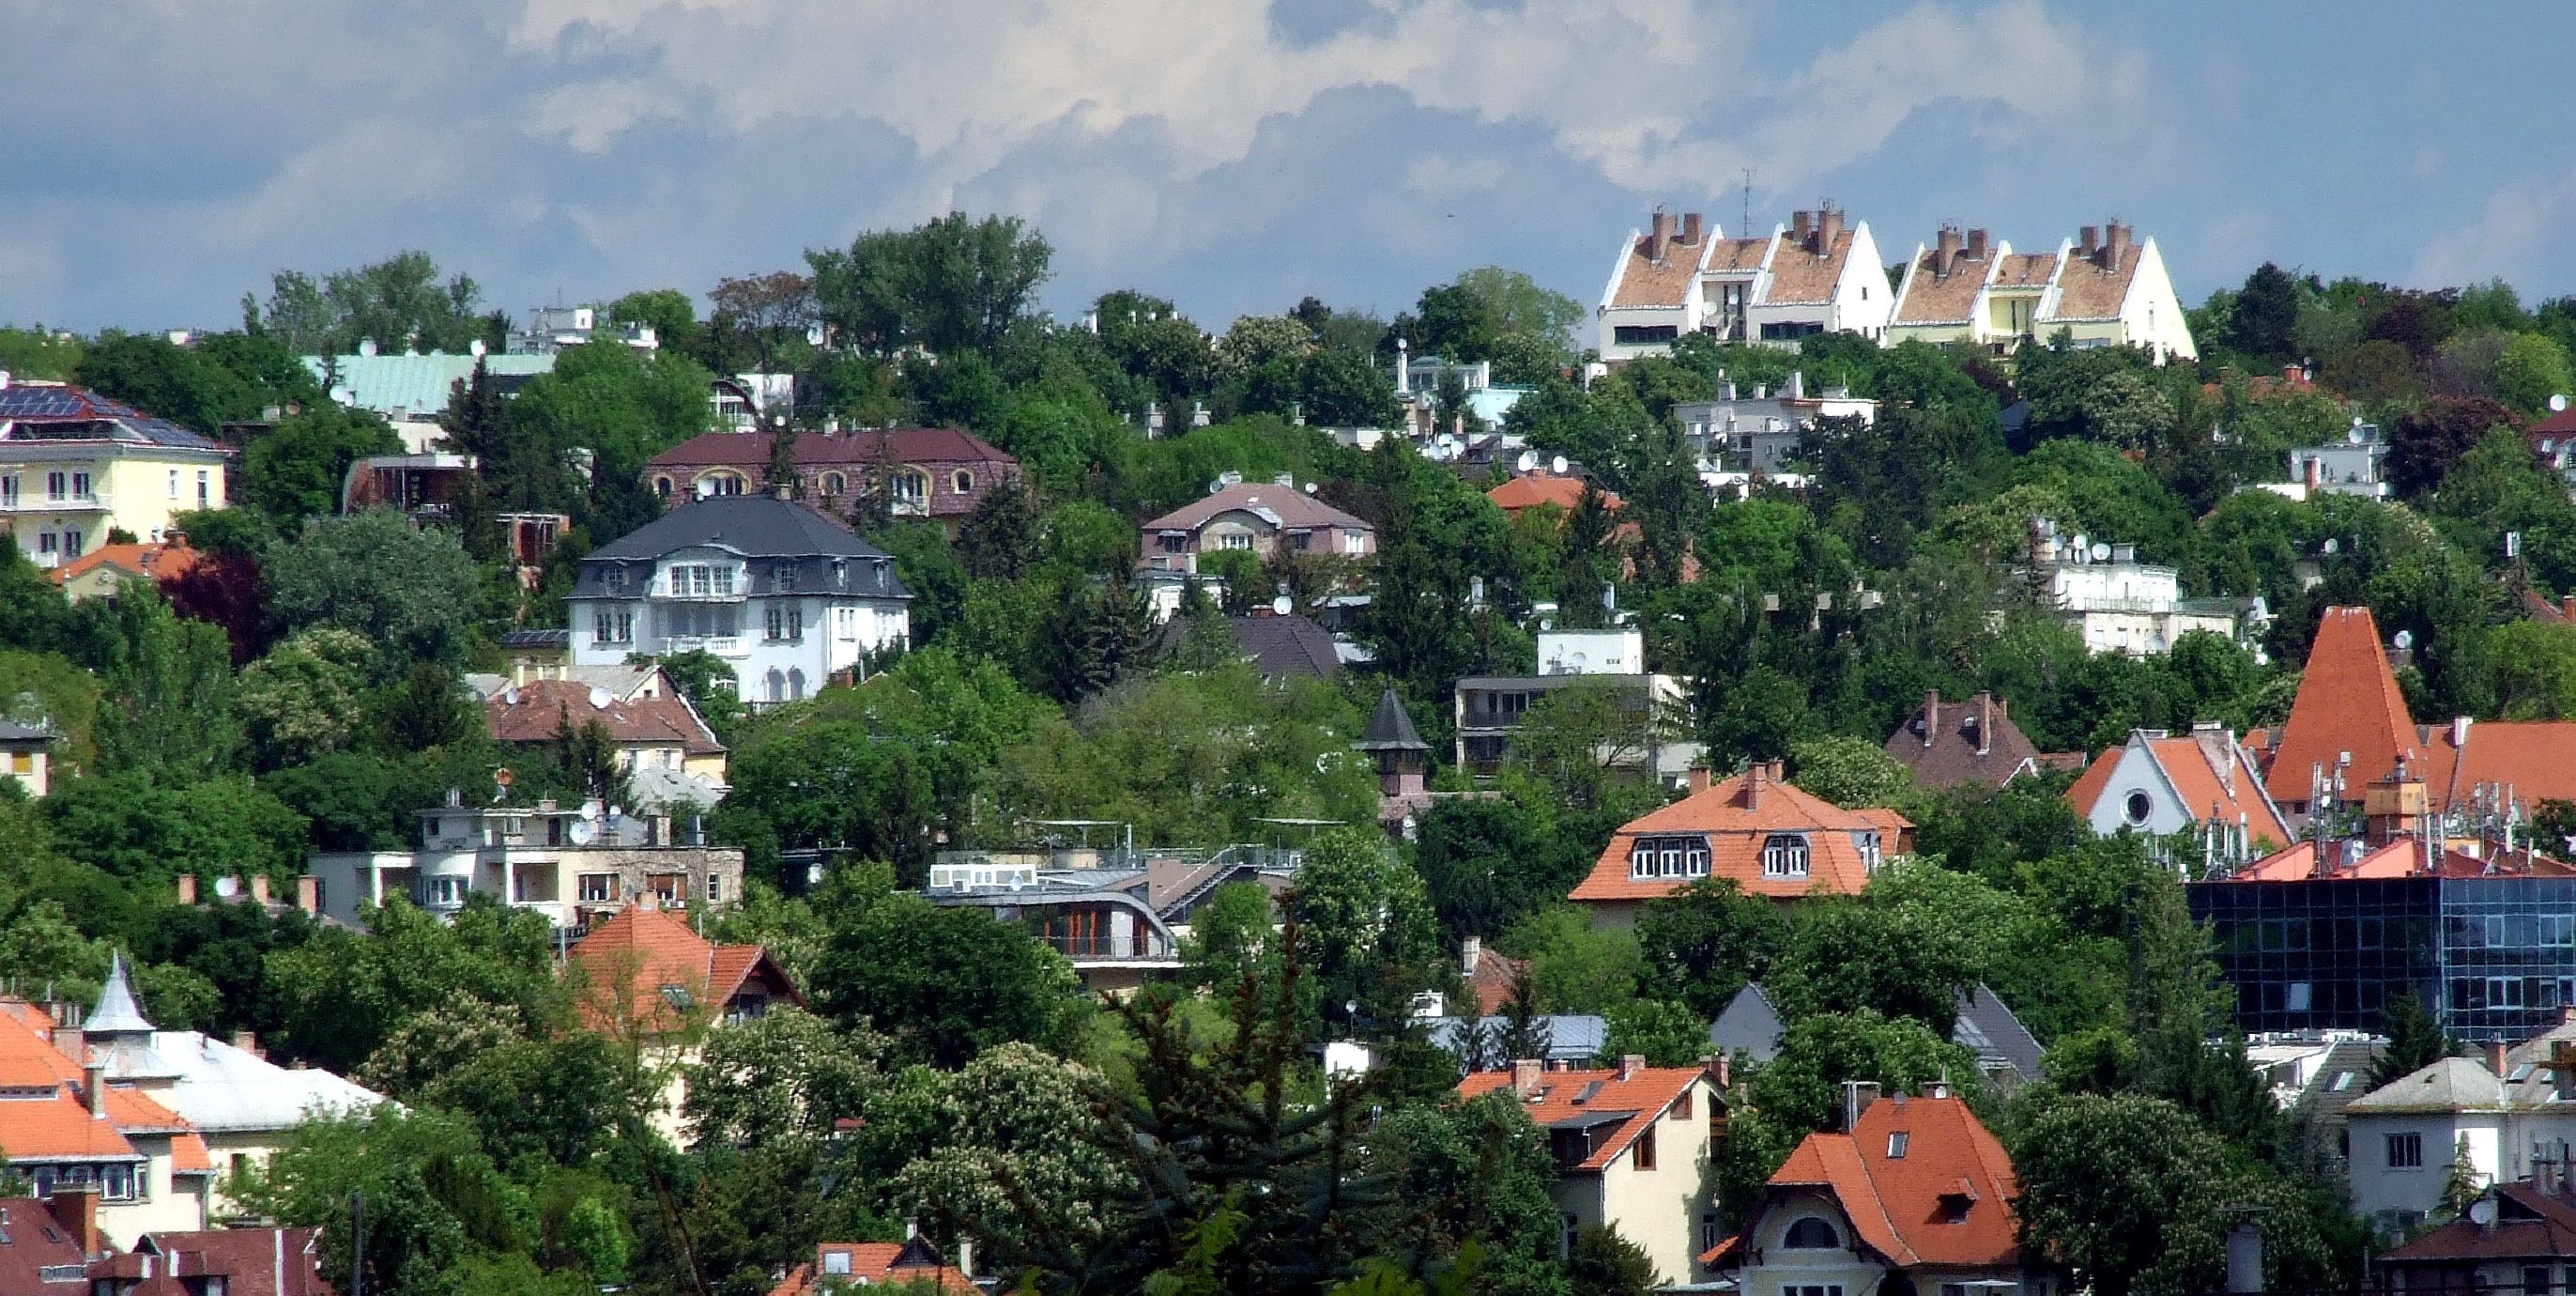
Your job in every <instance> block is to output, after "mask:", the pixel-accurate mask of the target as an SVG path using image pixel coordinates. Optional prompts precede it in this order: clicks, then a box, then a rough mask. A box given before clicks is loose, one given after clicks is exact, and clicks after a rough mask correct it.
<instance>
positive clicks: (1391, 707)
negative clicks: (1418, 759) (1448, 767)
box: [1359, 689, 1431, 752]
mask: <svg viewBox="0 0 2576 1296" xmlns="http://www.w3.org/2000/svg"><path fill="white" fill-rule="evenodd" d="M1359 749H1360V750H1361V751H1424V752H1427V751H1429V750H1431V744H1429V743H1427V742H1424V741H1422V735H1421V734H1420V733H1417V732H1415V731H1414V728H1413V717H1411V716H1409V715H1406V714H1405V713H1404V703H1402V702H1400V701H1398V700H1396V696H1395V690H1394V689H1387V690H1385V691H1383V692H1381V693H1379V694H1378V695H1377V711H1376V713H1375V714H1373V715H1371V716H1370V717H1369V722H1368V728H1366V729H1363V730H1361V731H1360V741H1359Z"/></svg>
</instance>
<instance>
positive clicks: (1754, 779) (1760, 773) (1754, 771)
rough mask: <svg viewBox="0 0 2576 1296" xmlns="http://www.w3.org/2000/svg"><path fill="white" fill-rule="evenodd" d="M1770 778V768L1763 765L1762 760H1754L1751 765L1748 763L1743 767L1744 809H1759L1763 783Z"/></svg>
mask: <svg viewBox="0 0 2576 1296" xmlns="http://www.w3.org/2000/svg"><path fill="white" fill-rule="evenodd" d="M1770 780H1771V770H1770V768H1769V767H1768V766H1765V765H1764V764H1763V763H1762V762H1760V761H1755V762H1754V763H1752V764H1751V765H1748V766H1746V767H1745V769H1744V808H1745V809H1747V810H1759V809H1761V808H1762V792H1763V784H1765V783H1768V782H1769V781H1770Z"/></svg>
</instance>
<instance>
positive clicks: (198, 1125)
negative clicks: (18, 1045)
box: [10, 955, 385, 1228]
mask: <svg viewBox="0 0 2576 1296" xmlns="http://www.w3.org/2000/svg"><path fill="white" fill-rule="evenodd" d="M80 1043H81V1044H82V1045H84V1046H85V1047H86V1048H87V1050H88V1054H89V1059H90V1061H91V1063H92V1064H94V1065H98V1066H103V1067H104V1068H105V1072H106V1076H107V1083H108V1086H109V1090H110V1093H111V1094H113V1093H115V1092H117V1091H118V1090H120V1089H124V1090H130V1091H131V1092H132V1093H134V1094H136V1095H138V1096H140V1097H141V1098H143V1099H146V1100H149V1101H150V1102H151V1103H152V1104H153V1105H154V1106H155V1107H157V1108H159V1109H162V1110H166V1111H169V1112H172V1113H175V1114H176V1115H177V1116H178V1118H179V1119H180V1120H181V1121H183V1122H185V1124H186V1126H187V1128H188V1129H189V1130H190V1131H191V1134H190V1135H189V1136H188V1137H192V1138H194V1139H195V1140H196V1144H195V1146H194V1147H193V1148H183V1150H184V1151H186V1152H187V1155H186V1156H185V1157H183V1158H182V1159H181V1160H182V1161H183V1162H186V1163H190V1164H193V1162H194V1159H195V1158H196V1157H199V1156H202V1157H204V1158H205V1160H206V1163H207V1164H208V1165H209V1166H210V1167H211V1170H212V1173H213V1175H214V1176H215V1177H216V1178H215V1181H214V1182H212V1183H210V1184H209V1185H207V1187H206V1189H205V1191H206V1194H207V1197H206V1200H207V1202H208V1203H209V1206H210V1208H211V1209H213V1210H214V1211H215V1212H216V1213H218V1214H225V1213H231V1212H232V1208H233V1206H234V1203H232V1202H231V1201H230V1200H229V1199H227V1198H226V1197H225V1196H224V1195H223V1192H224V1189H223V1181H224V1178H225V1177H238V1176H241V1175H244V1174H248V1173H250V1172H252V1171H255V1170H258V1169H261V1168H263V1167H265V1166H266V1165H267V1164H268V1161H269V1158H271V1157H273V1156H275V1155H276V1154H277V1152H278V1150H279V1149H280V1148H282V1147H284V1146H285V1145H286V1143H287V1142H288V1141H289V1140H290V1139H292V1138H293V1137H294V1136H295V1131H296V1130H297V1129H299V1128H301V1127H302V1126H303V1125H304V1124H305V1123H306V1122H308V1121H312V1120H316V1119H322V1118H328V1117H332V1116H347V1115H357V1114H363V1113H365V1112H366V1111H368V1110H370V1109H372V1108H374V1107H375V1106H376V1105H377V1104H379V1103H382V1102H384V1101H385V1098H384V1096H383V1095H381V1094H378V1093H376V1092H374V1091H372V1090H370V1089H367V1088H365V1087H364V1086H361V1085H358V1084H354V1083H352V1082H350V1081H348V1080H344V1079H342V1078H341V1077H339V1076H336V1075H333V1074H332V1073H330V1072H328V1071H323V1070H320V1069H317V1068H313V1067H282V1066H279V1065H277V1064H276V1063H273V1062H271V1061H269V1060H268V1058H267V1056H266V1055H265V1054H264V1053H262V1052H261V1051H260V1048H259V1043H258V1041H257V1040H255V1039H253V1038H252V1037H251V1036H250V1035H249V1034H247V1033H244V1034H240V1035H236V1036H234V1037H233V1038H232V1039H230V1040H219V1039H216V1038H214V1037H213V1036H211V1035H207V1034H205V1033H203V1032H201V1031H181V1030H161V1029H159V1028H157V1027H155V1026H154V1025H153V1024H152V1022H151V1021H150V1020H149V1019H148V1018H146V1017H145V1016H144V1015H143V1011H142V1009H141V1007H140V1006H139V1005H137V1003H136V1002H135V998H134V990H133V987H132V986H131V985H130V984H129V983H128V981H127V978H126V964H125V960H124V958H123V957H122V956H121V955H120V956H118V957H116V958H115V959H114V960H113V962H112V964H111V966H110V969H109V972H108V978H107V987H106V988H105V989H104V990H102V991H100V992H99V997H98V1004H97V1006H96V1007H94V1008H92V1009H91V1010H90V1012H89V1015H88V1016H87V1017H85V1018H83V1019H82V1021H81V1026H80ZM10 1156H11V1160H12V1161H13V1162H14V1161H15V1160H16V1159H17V1153H16V1152H14V1151H12V1152H11V1154H10ZM179 1164H180V1163H179V1162H174V1167H175V1166H177V1165H179ZM152 1227H154V1228H189V1227H203V1221H202V1220H200V1221H198V1222H197V1223H196V1224H193V1225H190V1224H184V1223H175V1222H173V1223H156V1224H154V1225H152Z"/></svg>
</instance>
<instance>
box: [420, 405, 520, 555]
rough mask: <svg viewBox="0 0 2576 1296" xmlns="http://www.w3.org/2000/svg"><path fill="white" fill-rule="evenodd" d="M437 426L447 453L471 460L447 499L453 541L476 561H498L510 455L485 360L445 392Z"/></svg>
mask: <svg viewBox="0 0 2576 1296" xmlns="http://www.w3.org/2000/svg"><path fill="white" fill-rule="evenodd" d="M438 426H439V429H440V430H441V431H443V432H445V433H446V434H447V435H446V444H447V448H448V449H449V450H450V451H452V452H454V453H457V454H461V455H470V456H472V457H473V459H474V471H472V472H470V473H468V474H466V477H465V481H464V483H463V484H462V485H460V486H459V487H458V488H457V490H456V493H455V495H453V496H452V497H450V498H449V500H448V515H449V517H450V518H452V519H453V520H454V521H455V524H456V536H457V539H458V540H459V541H460V542H461V543H463V544H464V546H465V552H467V553H469V554H472V555H473V556H474V560H475V561H476V562H482V563H497V562H500V561H501V560H502V559H503V558H505V557H507V556H508V555H507V553H506V551H505V548H504V546H503V544H502V537H501V522H500V516H499V515H500V512H501V508H502V502H503V500H504V498H505V497H506V496H507V495H509V494H510V493H511V489H510V483H509V481H508V478H509V476H510V475H511V470H512V468H513V467H514V465H513V463H512V462H511V461H512V459H513V457H514V456H513V447H512V445H511V427H510V409H509V406H508V405H506V404H504V403H503V401H502V398H501V390H500V388H498V387H495V386H493V385H492V372H491V368H490V366H489V365H488V364H487V363H486V362H484V361H482V360H477V361H475V362H474V373H473V376H472V377H470V378H468V379H465V380H463V381H461V382H459V383H457V384H456V386H455V388H454V390H453V391H452V392H451V393H450V394H449V395H448V398H447V410H446V412H444V413H442V414H440V415H439V416H438Z"/></svg>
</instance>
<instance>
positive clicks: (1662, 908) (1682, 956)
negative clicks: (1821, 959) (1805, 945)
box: [1637, 877, 1789, 1021]
mask: <svg viewBox="0 0 2576 1296" xmlns="http://www.w3.org/2000/svg"><path fill="white" fill-rule="evenodd" d="M1788 940H1789V924H1788V922H1787V921H1786V920H1785V919H1783V918H1782V917H1781V916H1780V909H1779V906H1778V905H1777V904H1775V903H1774V902H1772V901H1771V900H1768V899H1765V898H1764V897H1761V896H1755V895H1747V894H1745V892H1744V890H1743V888H1742V887H1739V886H1737V885H1736V883H1735V881H1734V879H1732V878H1718V877H1712V878H1702V879H1700V880H1698V881H1696V882H1692V883H1690V884H1688V885H1686V886H1682V887H1679V888H1676V889H1675V890H1673V891H1671V892H1669V893H1668V894H1665V895H1663V896H1660V897H1658V898H1656V899H1653V900H1649V901H1647V902H1646V904H1645V906H1644V907H1643V908H1641V909H1640V910H1638V912H1637V947H1638V949H1639V950H1640V951H1641V952H1642V953H1643V954H1644V956H1645V960H1646V967H1647V970H1648V973H1649V975H1650V976H1651V978H1652V980H1653V982H1654V984H1656V985H1659V986H1664V987H1669V993H1671V994H1673V995H1674V996H1676V997H1677V998H1679V999H1680V1001H1681V1002H1683V1003H1685V1004H1687V1005H1689V1006H1690V1008H1691V1010H1692V1011H1693V1012H1695V1013H1698V1014H1699V1015H1700V1018H1701V1019H1702V1020H1703V1021H1705V1020H1708V1019H1711V1018H1714V1017H1716V1016H1717V1014H1718V1013H1719V1012H1720V1011H1721V1010H1723V1009H1724V1008H1725V1007H1726V1005H1727V1002H1728V1001H1729V1000H1731V999H1733V998H1735V994H1736V992H1737V991H1739V990H1741V989H1743V988H1744V987H1745V985H1746V984H1747V983H1749V982H1752V981H1758V980H1761V979H1762V978H1763V977H1764V976H1765V975H1767V974H1768V973H1769V972H1770V970H1771V966H1772V964H1773V962H1774V961H1776V960H1777V959H1779V958H1780V956H1781V954H1782V953H1783V951H1784V950H1785V949H1786V947H1787V944H1788Z"/></svg>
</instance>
